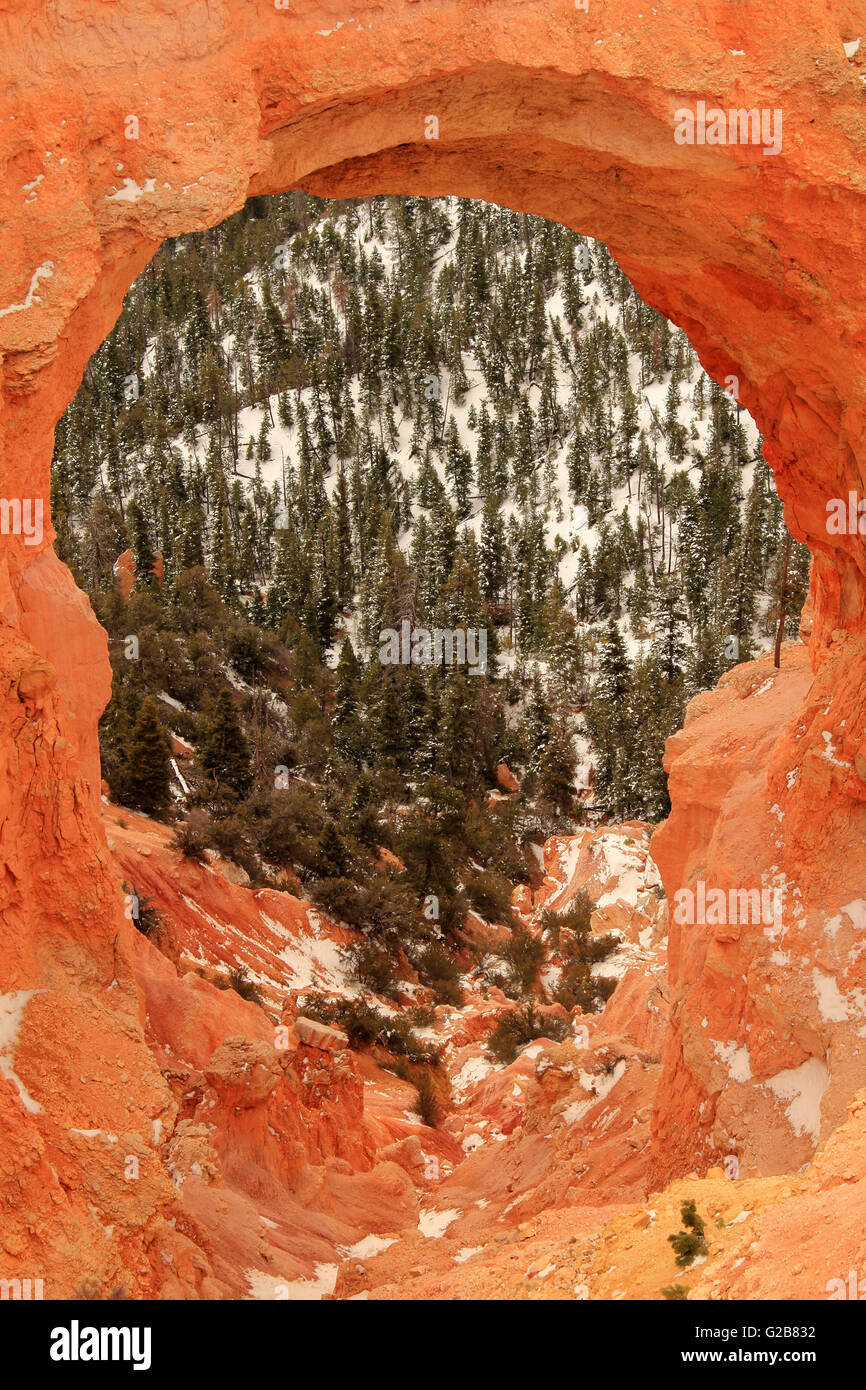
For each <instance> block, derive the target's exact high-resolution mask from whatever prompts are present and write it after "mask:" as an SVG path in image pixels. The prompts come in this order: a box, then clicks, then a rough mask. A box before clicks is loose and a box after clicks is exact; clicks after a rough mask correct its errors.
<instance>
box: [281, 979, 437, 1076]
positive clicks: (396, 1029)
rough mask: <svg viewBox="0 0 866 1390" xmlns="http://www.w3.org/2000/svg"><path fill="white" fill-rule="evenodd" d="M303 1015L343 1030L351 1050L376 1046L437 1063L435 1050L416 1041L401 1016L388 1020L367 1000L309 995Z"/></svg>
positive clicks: (419, 1060) (406, 1021) (413, 1058)
mask: <svg viewBox="0 0 866 1390" xmlns="http://www.w3.org/2000/svg"><path fill="white" fill-rule="evenodd" d="M302 1012H303V1013H304V1014H305V1015H307V1017H309V1018H317V1019H318V1020H319V1021H320V1022H321V1023H331V1024H336V1026H337V1027H338V1028H342V1029H343V1032H344V1033H346V1035H347V1036H348V1039H349V1043H350V1045H351V1046H353V1047H358V1046H373V1045H377V1046H379V1047H383V1048H384V1049H385V1050H386V1051H387V1052H390V1053H391V1054H392V1055H393V1056H395V1057H408V1058H409V1059H410V1060H411V1061H416V1062H431V1063H433V1064H438V1062H439V1053H438V1051H437V1050H436V1048H435V1047H432V1046H427V1045H425V1044H424V1043H421V1042H419V1041H418V1039H417V1038H416V1037H415V1034H414V1033H413V1031H412V1025H411V1024H410V1022H409V1020H408V1018H406V1017H405V1016H404V1015H402V1014H397V1015H395V1017H393V1018H389V1017H388V1015H387V1014H384V1013H382V1012H381V1010H380V1009H375V1008H373V1007H371V1005H370V1004H368V1003H367V1002H366V1000H363V999H328V998H327V996H325V995H321V994H309V995H306V996H305V997H304V1000H303V1008H302Z"/></svg>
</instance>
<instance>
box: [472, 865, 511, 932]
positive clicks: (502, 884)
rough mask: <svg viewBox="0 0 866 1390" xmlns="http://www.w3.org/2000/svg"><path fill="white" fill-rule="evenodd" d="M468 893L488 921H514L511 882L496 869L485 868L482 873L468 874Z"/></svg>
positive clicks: (480, 913)
mask: <svg viewBox="0 0 866 1390" xmlns="http://www.w3.org/2000/svg"><path fill="white" fill-rule="evenodd" d="M466 894H467V897H468V898H469V901H470V903H471V904H472V906H473V907H474V909H475V911H476V912H477V913H478V915H479V916H480V917H483V918H484V919H485V920H486V921H488V922H506V923H511V922H513V921H514V917H513V915H512V912H511V884H510V883H509V882H508V880H507V879H505V878H503V877H502V875H501V874H498V873H496V872H495V870H493V869H483V870H482V871H481V873H478V874H469V875H467V878H466Z"/></svg>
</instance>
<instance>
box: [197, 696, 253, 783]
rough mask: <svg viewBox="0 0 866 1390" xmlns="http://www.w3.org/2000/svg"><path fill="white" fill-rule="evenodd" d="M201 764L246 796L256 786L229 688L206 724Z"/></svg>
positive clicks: (218, 698)
mask: <svg viewBox="0 0 866 1390" xmlns="http://www.w3.org/2000/svg"><path fill="white" fill-rule="evenodd" d="M198 757H199V762H200V763H201V766H202V767H203V768H204V769H205V771H206V772H209V773H210V774H211V775H212V776H213V777H214V779H215V780H216V781H217V782H219V783H222V784H224V785H225V786H227V787H230V788H231V789H232V790H233V791H234V792H236V793H237V795H238V796H245V795H246V793H247V792H248V791H249V789H250V786H251V785H252V780H253V774H252V767H251V765H250V755H249V749H248V747H247V741H246V738H245V737H244V733H243V730H242V729H241V726H240V722H239V720H238V717H237V713H236V711H235V706H234V701H233V700H232V697H231V694H230V693H229V691H228V690H225V689H223V690H221V691H220V693H219V695H218V696H217V698H216V701H215V703H214V705H213V708H212V710H211V712H210V715H209V716H208V717H206V719H205V720H204V726H203V729H202V733H201V736H200V738H199V744H198Z"/></svg>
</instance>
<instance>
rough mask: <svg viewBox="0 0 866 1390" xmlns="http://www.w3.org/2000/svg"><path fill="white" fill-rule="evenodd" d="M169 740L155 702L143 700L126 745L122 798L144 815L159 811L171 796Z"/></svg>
mask: <svg viewBox="0 0 866 1390" xmlns="http://www.w3.org/2000/svg"><path fill="white" fill-rule="evenodd" d="M169 756H170V753H169V743H168V739H167V738H166V735H165V732H164V730H163V727H162V724H161V722H160V718H159V715H158V713H157V709H156V705H155V704H154V702H153V700H152V699H150V697H147V698H146V699H144V700H142V702H141V705H140V706H139V710H138V717H137V719H136V721H135V724H134V726H133V729H132V733H131V735H130V739H129V744H128V746H127V749H126V758H125V767H124V773H123V781H122V800H123V801H124V803H125V804H126V805H128V806H134V807H135V808H136V810H138V811H143V812H144V813H145V815H149V816H152V815H159V814H160V813H161V812H163V811H165V809H166V807H167V806H168V803H169V799H170V793H169V788H170V776H171V770H170V765H169Z"/></svg>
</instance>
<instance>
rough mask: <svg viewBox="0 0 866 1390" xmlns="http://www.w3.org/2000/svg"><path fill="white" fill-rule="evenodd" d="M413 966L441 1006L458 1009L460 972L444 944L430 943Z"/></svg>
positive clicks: (460, 1000)
mask: <svg viewBox="0 0 866 1390" xmlns="http://www.w3.org/2000/svg"><path fill="white" fill-rule="evenodd" d="M413 965H414V966H415V968H416V969H417V971H418V973H419V974H420V976H421V979H422V980H423V981H424V983H425V984H426V985H429V986H430V988H431V989H432V991H433V993H434V994H435V996H436V998H437V1000H438V1001H439V1002H440V1003H441V1004H453V1005H454V1006H455V1008H459V1007H460V1005H461V1004H462V1003H463V988H462V986H461V984H460V978H461V975H462V971H461V969H460V966H459V964H458V963H457V961H456V960H455V959H454V957H453V955H452V954H451V952H450V951H449V950H448V947H447V946H446V945H445V944H444V942H442V941H431V942H430V943H429V944H428V945H427V946H425V947H424V949H423V951H421V953H420V954H419V956H418V957H417V959H416V960H414V961H413ZM431 1022H432V1018H431Z"/></svg>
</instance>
